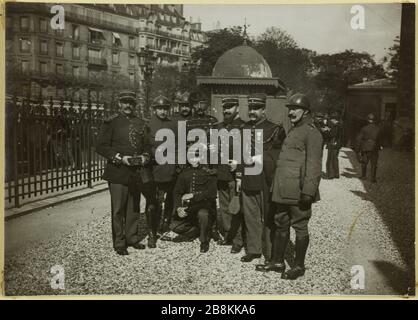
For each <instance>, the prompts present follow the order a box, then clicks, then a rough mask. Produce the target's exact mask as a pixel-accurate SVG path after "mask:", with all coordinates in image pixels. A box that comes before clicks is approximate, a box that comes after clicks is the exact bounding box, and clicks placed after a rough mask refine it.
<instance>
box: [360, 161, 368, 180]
mask: <svg viewBox="0 0 418 320" xmlns="http://www.w3.org/2000/svg"><path fill="white" fill-rule="evenodd" d="M366 173H367V165H364V164H362V165H361V177H360V179H366Z"/></svg>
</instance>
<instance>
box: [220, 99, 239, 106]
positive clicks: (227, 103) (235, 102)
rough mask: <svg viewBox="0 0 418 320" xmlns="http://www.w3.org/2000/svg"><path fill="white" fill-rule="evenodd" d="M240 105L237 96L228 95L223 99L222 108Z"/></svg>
mask: <svg viewBox="0 0 418 320" xmlns="http://www.w3.org/2000/svg"><path fill="white" fill-rule="evenodd" d="M237 105H239V100H238V98H237V97H226V98H223V99H222V108H230V107H234V106H237Z"/></svg>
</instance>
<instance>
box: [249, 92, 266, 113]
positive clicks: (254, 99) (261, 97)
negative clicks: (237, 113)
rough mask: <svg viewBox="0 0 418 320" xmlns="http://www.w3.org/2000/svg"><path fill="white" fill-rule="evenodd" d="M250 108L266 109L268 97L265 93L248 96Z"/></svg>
mask: <svg viewBox="0 0 418 320" xmlns="http://www.w3.org/2000/svg"><path fill="white" fill-rule="evenodd" d="M248 107H250V108H253V109H260V108H265V107H266V95H265V94H264V93H256V94H252V95H250V96H248Z"/></svg>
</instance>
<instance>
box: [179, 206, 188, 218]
mask: <svg viewBox="0 0 418 320" xmlns="http://www.w3.org/2000/svg"><path fill="white" fill-rule="evenodd" d="M177 214H178V216H179V217H180V218H186V217H187V212H186V208H185V207H178V208H177Z"/></svg>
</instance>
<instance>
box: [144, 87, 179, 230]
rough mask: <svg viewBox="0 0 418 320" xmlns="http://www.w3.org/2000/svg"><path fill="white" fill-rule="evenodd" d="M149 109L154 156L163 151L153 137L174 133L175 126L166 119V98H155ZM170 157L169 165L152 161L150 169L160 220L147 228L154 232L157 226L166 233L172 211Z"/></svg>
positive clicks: (167, 102)
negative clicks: (162, 133) (161, 130)
mask: <svg viewBox="0 0 418 320" xmlns="http://www.w3.org/2000/svg"><path fill="white" fill-rule="evenodd" d="M151 108H153V110H154V114H153V115H152V116H151V119H150V121H149V124H148V125H149V127H150V130H151V142H152V146H153V148H152V154H153V155H156V154H157V153H158V152H164V150H159V146H160V145H161V144H162V143H163V141H156V139H155V135H156V133H157V132H158V130H160V129H168V130H171V131H173V132H176V128H175V127H176V126H175V124H174V122H173V121H172V120H171V119H170V118H169V117H168V113H169V111H170V108H171V104H170V101H169V100H168V99H167V98H166V97H164V96H161V95H160V96H158V97H156V98H155V99H154V100H153V102H152V104H151ZM171 156H172V158H173V162H172V163H171V164H169V163H167V164H158V163H157V162H155V161H154V162H153V168H152V173H153V178H154V183H155V187H156V194H157V201H158V209H157V210H158V216H159V217H160V219H158V220H157V221H153V222H154V223H153V225H152V226H149V227H150V229H151V230H154V231H155V229H156V228H157V227H158V226H159V227H160V231H161V232H162V233H163V232H165V231H168V229H169V225H170V220H171V212H172V211H173V188H174V183H175V176H176V166H175V154H173V155H171ZM161 216H162V219H161ZM160 222H162V223H160Z"/></svg>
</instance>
